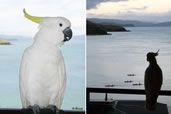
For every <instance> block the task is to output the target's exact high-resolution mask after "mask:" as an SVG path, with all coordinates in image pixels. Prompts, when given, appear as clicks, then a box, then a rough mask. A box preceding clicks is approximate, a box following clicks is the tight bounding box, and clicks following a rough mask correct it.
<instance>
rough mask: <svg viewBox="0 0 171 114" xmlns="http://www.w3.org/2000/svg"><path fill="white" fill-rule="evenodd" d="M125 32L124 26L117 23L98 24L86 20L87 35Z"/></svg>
mask: <svg viewBox="0 0 171 114" xmlns="http://www.w3.org/2000/svg"><path fill="white" fill-rule="evenodd" d="M121 31H122V32H123V31H124V32H125V31H127V30H126V29H125V28H124V27H121V26H119V25H110V24H98V23H94V22H91V21H89V20H87V35H110V34H108V33H107V32H121Z"/></svg>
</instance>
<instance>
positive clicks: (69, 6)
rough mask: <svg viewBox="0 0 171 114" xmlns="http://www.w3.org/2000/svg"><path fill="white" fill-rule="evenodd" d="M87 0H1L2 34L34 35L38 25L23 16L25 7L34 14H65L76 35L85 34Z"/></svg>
mask: <svg viewBox="0 0 171 114" xmlns="http://www.w3.org/2000/svg"><path fill="white" fill-rule="evenodd" d="M85 2H86V1H85V0H0V34H1V35H2V34H3V35H22V36H33V35H34V34H35V33H36V32H37V30H38V25H37V24H36V23H33V22H31V21H29V20H27V19H25V18H24V16H23V8H25V9H26V11H27V12H28V13H29V14H31V15H34V16H51V17H57V16H63V17H67V18H68V19H69V20H70V21H71V24H72V29H73V33H74V35H82V34H85V9H86V4H85Z"/></svg>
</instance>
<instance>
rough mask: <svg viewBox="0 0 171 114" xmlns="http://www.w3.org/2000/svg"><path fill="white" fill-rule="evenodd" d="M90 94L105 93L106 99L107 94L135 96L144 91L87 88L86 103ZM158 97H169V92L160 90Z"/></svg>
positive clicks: (142, 93)
mask: <svg viewBox="0 0 171 114" xmlns="http://www.w3.org/2000/svg"><path fill="white" fill-rule="evenodd" d="M90 93H105V94H106V95H105V99H107V94H108V93H112V94H134V95H135V94H136V95H145V90H141V89H118V88H87V92H86V99H87V103H88V102H89V101H90ZM160 95H162V96H171V90H161V91H160Z"/></svg>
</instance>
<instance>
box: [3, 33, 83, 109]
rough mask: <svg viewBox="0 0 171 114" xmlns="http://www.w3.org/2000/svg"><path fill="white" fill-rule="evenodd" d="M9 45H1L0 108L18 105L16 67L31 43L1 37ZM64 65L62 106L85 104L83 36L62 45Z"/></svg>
mask: <svg viewBox="0 0 171 114" xmlns="http://www.w3.org/2000/svg"><path fill="white" fill-rule="evenodd" d="M2 38H3V39H4V38H5V39H8V40H9V41H10V42H11V43H12V45H0V107H1V108H2V107H3V108H19V107H22V106H21V101H20V95H19V82H18V80H19V66H20V61H21V57H22V54H23V52H24V49H25V48H26V47H28V46H30V45H31V44H32V42H33V39H31V38H23V37H16V36H8V37H5V36H1V37H0V39H2ZM62 52H63V56H64V59H65V64H66V70H67V71H66V72H67V89H66V94H65V97H64V101H63V105H62V108H63V109H72V107H83V108H84V106H85V37H84V36H75V37H73V38H72V39H71V40H70V41H69V42H66V43H65V44H64V45H63V46H62Z"/></svg>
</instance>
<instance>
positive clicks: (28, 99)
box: [19, 9, 72, 109]
mask: <svg viewBox="0 0 171 114" xmlns="http://www.w3.org/2000/svg"><path fill="white" fill-rule="evenodd" d="M23 12H24V16H25V17H26V18H27V19H29V20H31V21H33V22H36V23H38V24H39V31H38V32H37V34H36V36H35V38H34V42H33V44H32V45H31V46H30V47H28V48H27V49H25V51H24V55H23V57H22V61H21V66H20V77H19V86H20V96H21V101H22V106H23V108H28V107H29V106H34V105H37V106H39V108H46V107H48V106H50V105H52V106H56V107H57V108H58V109H59V108H60V107H61V105H62V101H63V98H64V93H65V88H66V71H65V64H64V58H63V56H62V52H61V49H60V47H61V45H62V44H63V43H64V42H65V41H68V40H70V39H71V37H72V31H71V29H70V27H71V23H70V21H69V20H68V19H66V18H64V17H36V16H31V15H29V14H28V13H27V12H26V11H25V9H24V10H23Z"/></svg>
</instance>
